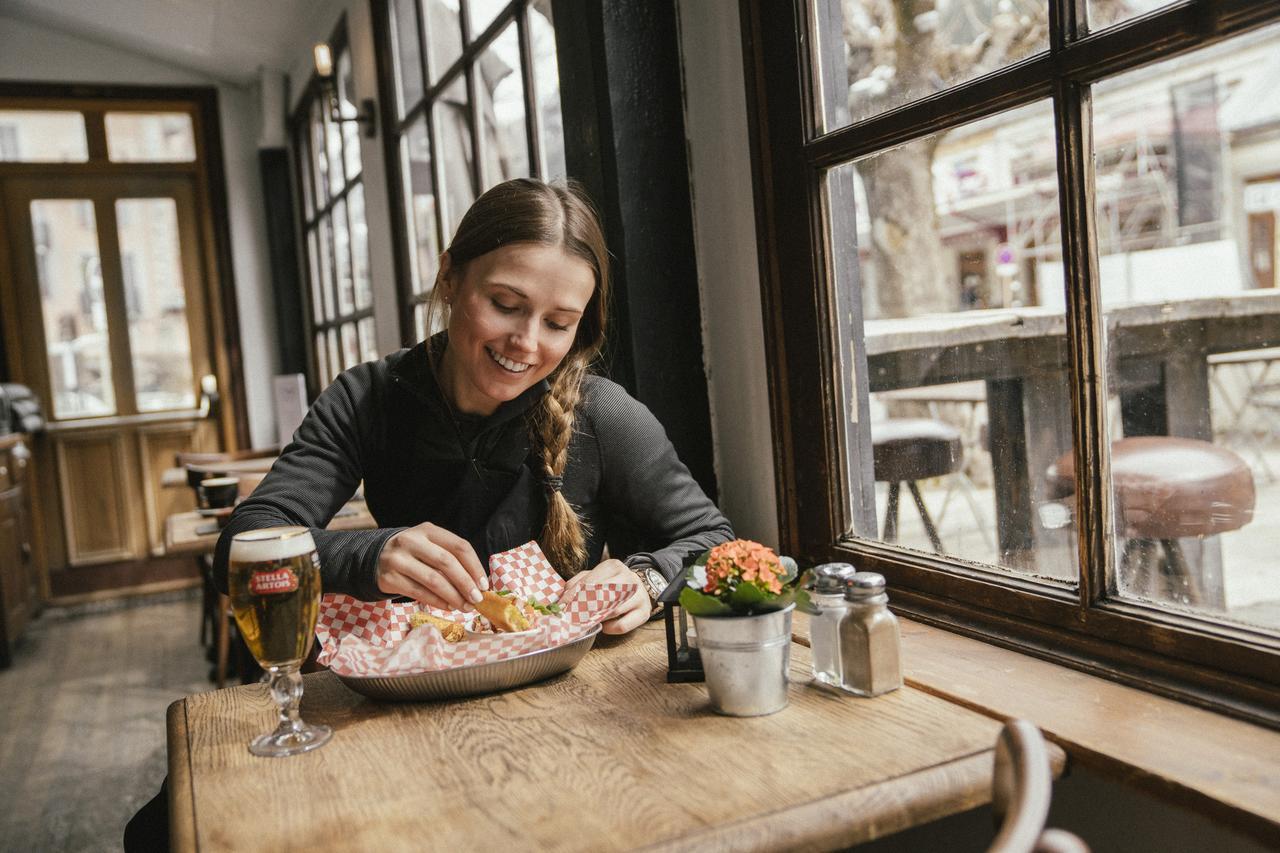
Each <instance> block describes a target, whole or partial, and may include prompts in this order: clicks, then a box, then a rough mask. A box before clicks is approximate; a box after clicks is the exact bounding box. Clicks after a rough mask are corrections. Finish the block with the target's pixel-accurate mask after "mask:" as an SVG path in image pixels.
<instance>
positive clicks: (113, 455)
mask: <svg viewBox="0 0 1280 853" xmlns="http://www.w3.org/2000/svg"><path fill="white" fill-rule="evenodd" d="M125 444H126V442H125V436H124V435H122V434H120V433H115V432H113V433H108V434H105V435H93V434H89V435H77V436H59V437H57V438H55V439H54V451H55V454H56V457H57V465H58V490H59V493H60V494H61V495H62V518H63V522H64V524H65V525H66V537H67V561H68V563H70V564H71V565H73V566H76V565H85V564H88V563H105V562H108V561H110V560H125V559H128V558H130V557H133V556H136V553H135V549H134V543H133V541H132V539H133V537H132V535H131V527H132V525H131V523H130V521H131V519H130V517H129V515H130V512H131V511H136V510H137V507H136V502H135V500H134V497H133V492H134V484H133V478H132V477H131V476H130V471H131V469H132V466H130V464H129V461H128V460H127V459H126V446H125Z"/></svg>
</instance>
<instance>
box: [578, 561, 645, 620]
mask: <svg viewBox="0 0 1280 853" xmlns="http://www.w3.org/2000/svg"><path fill="white" fill-rule="evenodd" d="M584 583H620V584H626V585H627V586H630V587H631V588H632V590H633V591H632V593H631V595H630V597H628V598H627V600H626V601H624V602H623V603H622V604H621V605H620V606H619V607H618V609H617V611H616V612H615V613H614V615H613V617H612V618H610V619H606V620H605V621H604V622H602V623H600V630H602V631H603V632H604V633H606V634H625V633H627V632H628V631H634V630H635V629H636V628H639V627H640V626H641V625H643V624H644V623H645V622H647V621H649V616H650V615H651V614H652V613H653V605H652V604H651V602H650V601H649V593H648V592H647V591H646V590H645V588H644V586H642V585H641V583H640V579H639V578H637V577H636V573H635V572H633V571H631V570H630V569H628V568H627V564H626V563H624V562H622V561H621V560H605V561H604V562H603V563H601V564H600V565H598V566H596V567H595V568H594V569H591V570H590V571H587V572H579V573H578V574H576V575H574V576H573V577H571V578H569V579H568V580H567V581H565V584H564V594H563V595H561V596H560V597H561V598H563V599H568V598H569V597H570V596H571V595H573V591H574V590H575V589H577V587H578V586H579V585H581V584H584Z"/></svg>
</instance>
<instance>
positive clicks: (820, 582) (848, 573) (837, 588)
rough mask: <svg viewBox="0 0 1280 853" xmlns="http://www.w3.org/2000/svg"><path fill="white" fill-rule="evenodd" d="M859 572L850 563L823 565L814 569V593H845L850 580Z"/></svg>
mask: <svg viewBox="0 0 1280 853" xmlns="http://www.w3.org/2000/svg"><path fill="white" fill-rule="evenodd" d="M857 573H858V570H857V569H855V568H854V567H853V566H851V565H849V564H848V563H823V564H822V565H820V566H814V567H813V591H814V592H817V593H822V594H838V593H841V592H844V589H845V585H846V584H847V583H848V580H849V578H851V577H853V576H854V575H856V574H857Z"/></svg>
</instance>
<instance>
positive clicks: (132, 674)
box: [0, 590, 212, 851]
mask: <svg viewBox="0 0 1280 853" xmlns="http://www.w3.org/2000/svg"><path fill="white" fill-rule="evenodd" d="M199 605H200V603H199V598H198V591H195V590H192V591H190V592H182V593H170V594H168V595H166V596H161V597H152V598H150V599H132V600H128V601H126V602H120V601H116V602H111V603H105V604H98V605H81V606H78V607H74V608H52V609H50V610H47V611H45V613H44V614H43V615H42V616H41V617H40V618H39V619H38V620H36V622H35V623H34V624H33V625H32V626H31V627H30V628H29V629H28V630H27V632H26V634H25V635H24V637H23V639H22V641H21V642H20V643H19V644H18V647H17V649H15V653H14V662H13V666H12V667H11V668H10V669H7V670H0V721H2V722H0V791H3V795H0V849H3V850H58V851H82V850H93V851H96V850H119V849H120V846H121V837H122V836H123V833H124V825H125V823H126V822H127V821H128V819H129V818H130V817H131V816H132V815H133V813H134V812H135V811H137V809H138V808H139V807H140V806H141V805H142V804H143V803H145V802H146V801H147V800H149V799H151V797H152V796H154V795H155V793H156V791H157V790H158V789H159V787H160V782H161V780H162V779H163V778H164V775H165V767H166V748H165V709H166V708H167V707H168V705H169V703H170V702H172V701H173V700H175V699H178V698H180V697H182V696H184V695H186V694H188V693H194V692H199V691H203V690H208V689H211V687H212V685H211V684H210V683H209V681H208V680H207V676H208V671H209V664H208V663H207V662H206V661H205V659H204V655H203V653H202V651H201V648H200V645H199V642H198V627H199V612H200V606H199Z"/></svg>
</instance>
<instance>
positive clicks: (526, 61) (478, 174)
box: [370, 0, 558, 346]
mask: <svg viewBox="0 0 1280 853" xmlns="http://www.w3.org/2000/svg"><path fill="white" fill-rule="evenodd" d="M408 2H412V3H413V10H414V20H415V22H416V23H417V33H416V36H417V44H418V63H419V69H418V70H419V72H420V73H421V75H422V83H423V92H422V94H421V95H420V96H419V98H418V99H417V100H416V101H415V102H414V103H413V104H406V105H405V110H404V115H403V117H401V116H400V104H399V95H398V91H399V89H398V86H397V79H396V64H397V62H398V59H397V56H398V54H397V45H396V44H395V42H394V40H393V39H392V30H391V27H392V24H391V17H392V15H393V13H394V9H393V6H392V0H370V5H371V8H372V13H373V31H374V44H375V53H376V55H377V57H378V97H379V100H380V101H381V103H383V104H384V105H385V107H384V108H383V110H382V115H381V116H380V120H381V125H382V138H383V152H384V160H385V162H386V164H387V189H388V195H389V197H390V203H391V221H392V227H391V236H392V245H393V248H394V254H395V269H396V309H397V316H398V319H399V324H400V338H401V342H402V343H403V344H404V345H406V346H412V345H413V344H415V343H417V338H418V335H417V334H416V331H415V328H414V312H415V310H416V308H417V306H418V305H420V304H422V303H425V302H426V301H427V299H428V298H429V297H430V294H431V291H432V287H431V286H428V287H426V288H425V289H424V290H422V291H421V292H419V293H414V291H413V286H414V282H413V280H412V278H413V261H412V258H411V255H412V253H413V252H415V251H416V247H415V246H413V245H412V244H411V241H410V239H409V234H408V233H407V231H406V227H405V222H406V221H407V220H406V217H407V216H408V214H409V211H408V210H407V209H406V204H405V198H404V180H405V174H404V171H403V169H402V168H401V164H400V143H401V140H402V139H404V138H405V136H407V135H408V132H409V129H410V127H411V126H412V125H413V124H414V123H415V122H417V121H418V120H419V119H421V120H423V121H424V122H425V127H426V130H427V140H428V145H429V147H430V151H431V171H432V181H433V189H434V191H435V192H436V193H437V195H438V194H439V193H441V191H442V188H443V187H444V186H445V182H444V180H443V178H444V171H445V169H446V167H447V168H450V169H453V170H454V172H451V174H454V173H456V172H457V171H460V169H461V166H462V164H456V163H450V164H445V163H442V162H441V160H440V157H439V151H438V149H437V133H436V129H435V110H434V107H435V105H436V103H437V102H438V101H439V100H440V98H441V96H442V95H444V94H445V93H447V92H448V90H449V89H450V88H451V87H452V86H454V85H456V81H457V80H458V79H459V77H461V78H462V79H463V80H464V85H465V86H466V90H467V119H468V122H469V126H470V128H471V166H470V169H469V171H468V178H469V179H470V181H471V191H472V195H473V197H479V195H480V192H481V189H482V187H483V183H482V174H483V170H484V164H485V162H486V160H485V156H484V153H485V148H484V146H485V145H486V144H487V141H486V139H485V134H484V133H483V132H481V131H482V129H481V126H480V116H479V115H478V110H477V98H476V81H475V75H474V69H475V65H476V61H477V60H478V59H479V58H480V57H481V56H482V55H483V54H484V52H485V51H486V50H488V49H489V47H490V46H491V45H492V44H493V43H494V42H495V41H496V40H497V38H498V36H499V35H501V34H502V33H503V32H504V31H505V30H506V28H507V26H508V25H509V24H511V23H513V22H514V23H515V25H516V39H517V42H518V44H519V47H520V74H521V82H522V83H523V88H524V106H525V110H524V121H525V138H526V144H527V146H528V155H529V174H530V175H531V176H533V177H538V178H545V175H544V173H543V151H542V129H541V127H540V126H539V123H540V122H541V120H542V119H541V113H540V112H539V110H538V109H536V108H535V107H536V105H537V96H536V89H535V87H536V83H535V81H534V69H533V47H532V44H531V40H530V24H529V14H530V7H531V6H532V5H533V4H534V2H535V0H512V2H510V3H507V4H506V5H505V6H503V7H502V8H501V10H499V11H498V12H497V14H495V16H494V18H493V20H492V21H490V22H489V23H488V24H487V25H486V26H485V28H484V30H483V31H482V32H480V33H479V34H476V35H475V36H474V38H473V37H472V33H471V21H470V3H467V2H464V3H460V4H459V26H460V28H461V31H462V42H463V46H462V49H461V52H460V54H459V56H458V58H457V59H455V60H454V61H453V62H452V63H451V64H450V65H449V66H448V67H447V68H445V69H444V70H443V71H441V72H440V73H439V75H438V79H437V80H436V81H435V82H434V83H433V82H431V77H430V74H429V73H428V72H429V68H430V66H429V59H428V56H427V46H428V43H429V40H428V39H427V31H426V22H425V21H424V20H423V15H422V11H423V9H422V2H421V0H408ZM548 6H550V3H548ZM554 23H555V21H554V18H552V24H553V26H554ZM557 55H558V52H557ZM557 65H558V63H557ZM455 179H456V178H455ZM439 211H440V207H439V205H437V207H436V215H435V217H434V223H433V225H434V228H435V233H436V245H437V246H439V247H440V251H444V248H445V247H446V246H447V245H448V242H449V241H448V238H449V237H450V236H451V235H449V234H445V233H444V225H443V223H442V221H441V216H440V213H439Z"/></svg>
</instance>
